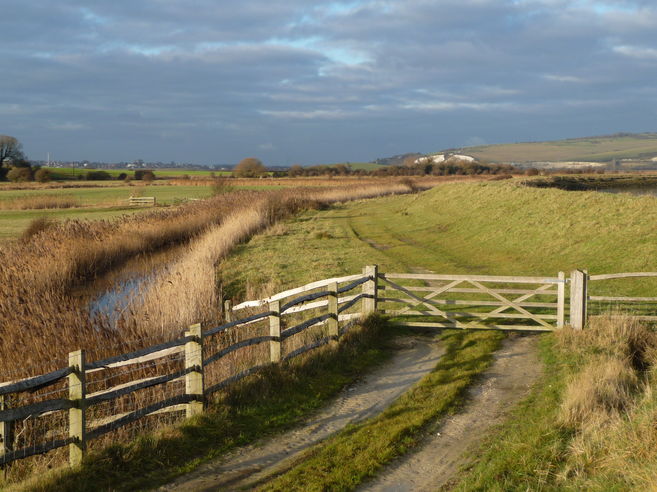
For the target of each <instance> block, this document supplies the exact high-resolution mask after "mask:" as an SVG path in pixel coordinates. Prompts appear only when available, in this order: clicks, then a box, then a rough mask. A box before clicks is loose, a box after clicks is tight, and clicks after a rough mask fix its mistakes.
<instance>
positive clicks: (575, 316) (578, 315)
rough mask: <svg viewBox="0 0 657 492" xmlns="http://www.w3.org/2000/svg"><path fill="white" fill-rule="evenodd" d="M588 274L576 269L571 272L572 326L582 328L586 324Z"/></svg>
mask: <svg viewBox="0 0 657 492" xmlns="http://www.w3.org/2000/svg"><path fill="white" fill-rule="evenodd" d="M587 280H588V274H587V273H586V272H584V271H582V270H574V271H573V272H572V273H571V274H570V326H572V327H573V328H574V329H575V330H581V329H582V328H584V326H585V325H586V307H587V302H588V289H587Z"/></svg>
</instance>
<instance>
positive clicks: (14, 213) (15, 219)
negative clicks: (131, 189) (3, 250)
mask: <svg viewBox="0 0 657 492" xmlns="http://www.w3.org/2000/svg"><path fill="white" fill-rule="evenodd" d="M139 212H141V210H139V209H137V208H134V207H132V208H125V207H107V208H92V209H85V208H67V209H61V210H57V209H53V210H0V241H7V240H10V239H15V238H17V237H19V236H20V235H21V234H22V233H23V231H24V230H25V229H26V228H27V227H28V226H29V225H30V222H32V221H33V220H34V219H37V218H39V217H49V218H51V219H55V220H67V219H84V220H112V219H115V218H117V217H121V216H122V215H125V214H131V213H139Z"/></svg>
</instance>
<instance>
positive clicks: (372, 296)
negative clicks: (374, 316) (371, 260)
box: [363, 265, 379, 316]
mask: <svg viewBox="0 0 657 492" xmlns="http://www.w3.org/2000/svg"><path fill="white" fill-rule="evenodd" d="M363 275H365V276H367V277H370V278H371V280H368V281H367V282H365V283H364V284H363V294H365V295H367V296H368V297H366V298H364V299H363V315H365V316H367V315H368V314H371V313H373V312H375V311H376V300H377V299H376V298H377V284H378V282H379V267H378V266H377V265H368V266H366V267H364V268H363Z"/></svg>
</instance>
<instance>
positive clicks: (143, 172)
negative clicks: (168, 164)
mask: <svg viewBox="0 0 657 492" xmlns="http://www.w3.org/2000/svg"><path fill="white" fill-rule="evenodd" d="M135 179H136V180H144V181H153V180H154V179H155V173H154V172H153V171H151V170H150V169H139V170H137V171H135Z"/></svg>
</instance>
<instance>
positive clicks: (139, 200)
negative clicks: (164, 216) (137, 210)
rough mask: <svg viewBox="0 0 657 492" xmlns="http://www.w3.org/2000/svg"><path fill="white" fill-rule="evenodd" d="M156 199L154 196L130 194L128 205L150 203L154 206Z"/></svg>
mask: <svg viewBox="0 0 657 492" xmlns="http://www.w3.org/2000/svg"><path fill="white" fill-rule="evenodd" d="M156 203H157V200H156V198H155V197H154V196H131V197H130V198H128V204H129V205H151V206H155V204H156Z"/></svg>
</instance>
